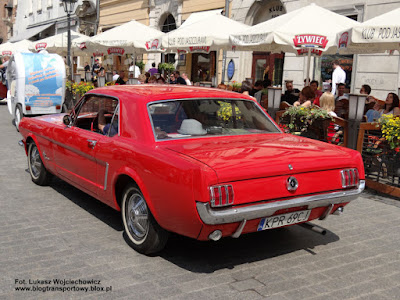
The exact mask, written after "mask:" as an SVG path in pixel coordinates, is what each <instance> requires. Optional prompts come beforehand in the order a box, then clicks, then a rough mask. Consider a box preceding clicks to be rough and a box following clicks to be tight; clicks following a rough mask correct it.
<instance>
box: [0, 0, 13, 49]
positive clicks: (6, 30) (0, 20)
mask: <svg viewBox="0 0 400 300" xmlns="http://www.w3.org/2000/svg"><path fill="white" fill-rule="evenodd" d="M15 12H16V8H15V5H14V1H13V0H0V44H2V43H5V42H7V41H8V39H9V38H10V37H11V36H12V29H13V24H14V19H15Z"/></svg>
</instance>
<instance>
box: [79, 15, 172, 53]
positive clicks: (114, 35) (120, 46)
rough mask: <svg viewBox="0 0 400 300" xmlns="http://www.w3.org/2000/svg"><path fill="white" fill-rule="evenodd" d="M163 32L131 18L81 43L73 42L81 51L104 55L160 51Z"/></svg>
mask: <svg viewBox="0 0 400 300" xmlns="http://www.w3.org/2000/svg"><path fill="white" fill-rule="evenodd" d="M163 35H164V33H163V32H161V31H159V30H157V29H154V28H151V27H149V26H146V25H143V24H142V23H139V22H136V21H135V20H132V21H130V22H127V23H125V24H122V25H120V26H117V27H114V28H112V29H109V30H107V31H105V32H103V33H101V34H98V35H95V36H94V37H91V38H89V39H88V40H86V41H83V42H82V40H81V43H80V44H78V43H74V45H76V46H78V47H80V48H81V49H82V50H83V51H88V52H98V53H103V54H105V55H111V54H116V55H123V54H126V53H145V52H149V51H161V49H160V46H161V38H162V36H163Z"/></svg>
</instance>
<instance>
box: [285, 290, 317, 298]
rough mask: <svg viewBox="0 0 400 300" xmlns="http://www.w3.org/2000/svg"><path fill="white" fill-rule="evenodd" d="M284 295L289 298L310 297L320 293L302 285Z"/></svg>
mask: <svg viewBox="0 0 400 300" xmlns="http://www.w3.org/2000/svg"><path fill="white" fill-rule="evenodd" d="M283 295H284V296H285V297H286V298H288V299H308V298H311V297H313V296H317V295H318V294H317V293H315V292H314V291H313V290H311V289H309V288H307V287H303V288H301V287H300V288H298V289H296V290H293V291H290V292H284V293H283Z"/></svg>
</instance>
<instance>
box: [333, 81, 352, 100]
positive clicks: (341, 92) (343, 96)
mask: <svg viewBox="0 0 400 300" xmlns="http://www.w3.org/2000/svg"><path fill="white" fill-rule="evenodd" d="M345 87H346V86H345V85H344V83H339V84H338V90H337V96H336V98H335V100H336V101H339V100H342V99H347V100H349V96H348V95H347V94H345V93H344V89H345Z"/></svg>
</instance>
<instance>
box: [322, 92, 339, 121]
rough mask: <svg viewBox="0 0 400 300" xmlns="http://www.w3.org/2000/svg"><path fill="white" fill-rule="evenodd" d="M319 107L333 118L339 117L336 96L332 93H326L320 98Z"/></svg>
mask: <svg viewBox="0 0 400 300" xmlns="http://www.w3.org/2000/svg"><path fill="white" fill-rule="evenodd" d="M319 105H320V107H321V108H322V109H325V110H326V111H327V112H328V114H330V115H331V116H332V117H337V115H336V113H335V96H333V94H331V93H330V92H325V93H323V94H322V96H321V97H320V98H319Z"/></svg>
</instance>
